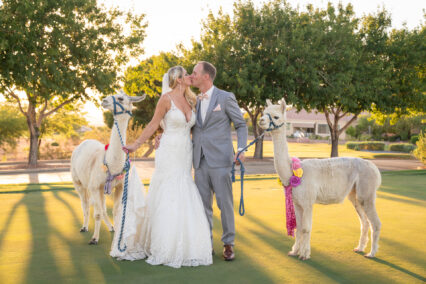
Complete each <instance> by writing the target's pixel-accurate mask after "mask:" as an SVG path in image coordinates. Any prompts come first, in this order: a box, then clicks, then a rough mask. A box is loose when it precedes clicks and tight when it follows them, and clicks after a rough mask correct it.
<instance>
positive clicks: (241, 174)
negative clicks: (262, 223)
mask: <svg viewBox="0 0 426 284" xmlns="http://www.w3.org/2000/svg"><path fill="white" fill-rule="evenodd" d="M266 115H267V116H268V117H269V127H268V129H265V131H264V132H263V133H262V134H261V135H259V136H258V137H257V138H256V139H254V140H253V141H251V142H250V144H248V145H247V146H246V147H244V148H243V149H242V150H241V151H239V152H238V154H237V157H236V160H237V161H238V162H239V163H240V177H241V196H240V206H239V209H238V213H240V216H244V213H245V212H246V210H245V208H244V172H245V170H246V169H245V168H244V165H243V163H242V162H241V160H240V158H239V157H240V154H241V152H244V151H245V150H247V149H248V148H249V147H251V146H252V145H253V144H254V143H256V142H257V141H258V140H259V139H261V138H262V137H263V136H264V135H265V133H266V132H270V131H272V130H275V129H278V128H280V127H281V126H283V125H284V123H281V124H280V125H276V124H275V123H274V121H273V120H272V117H271V115H270V114H269V113H267V114H266ZM231 180H232V182H235V162H234V163H233V164H232V169H231Z"/></svg>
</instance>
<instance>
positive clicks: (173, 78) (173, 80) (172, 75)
mask: <svg viewBox="0 0 426 284" xmlns="http://www.w3.org/2000/svg"><path fill="white" fill-rule="evenodd" d="M167 74H168V76H169V87H170V88H171V89H174V88H175V87H176V86H177V84H178V81H177V79H182V80H183V79H184V78H183V77H184V74H185V68H183V67H182V66H174V67H172V68H170V69H169V71H167ZM183 95H184V97H185V99H186V101H187V102H188V103H189V105H190V106H191V108H192V109H193V110H194V109H195V105H196V104H197V96H196V95H195V94H194V92H193V91H192V90H191V88H190V87H189V86H188V87H186V89H185V92H184V94H183Z"/></svg>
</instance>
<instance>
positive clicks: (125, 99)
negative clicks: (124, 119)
mask: <svg viewBox="0 0 426 284" xmlns="http://www.w3.org/2000/svg"><path fill="white" fill-rule="evenodd" d="M113 97H114V98H115V101H116V103H119V104H120V105H122V106H123V108H124V110H125V111H129V112H131V111H132V108H133V103H137V102H140V101H142V100H144V99H145V97H146V95H145V94H144V95H143V96H137V97H130V96H128V95H126V93H124V92H123V90H120V91H119V92H118V94H115V95H112V96H109V97H106V98H105V99H103V100H102V107H103V108H106V109H108V110H110V111H114V100H113ZM118 111H121V108H119V109H118Z"/></svg>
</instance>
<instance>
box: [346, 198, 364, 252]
mask: <svg viewBox="0 0 426 284" xmlns="http://www.w3.org/2000/svg"><path fill="white" fill-rule="evenodd" d="M348 199H349V201H351V202H352V204H353V205H354V207H355V210H356V212H357V213H358V217H359V221H360V223H361V236H360V238H359V244H358V246H357V247H356V248H354V251H355V252H362V251H364V249H365V247H366V246H367V242H368V228H369V223H368V219H367V215H366V214H365V212H364V209H363V208H362V206H361V204H360V203H359V201H358V200H357V199H356V192H355V190H352V191H351V193H349V195H348Z"/></svg>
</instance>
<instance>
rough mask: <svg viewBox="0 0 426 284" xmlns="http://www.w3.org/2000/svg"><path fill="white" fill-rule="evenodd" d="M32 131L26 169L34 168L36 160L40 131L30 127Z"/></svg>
mask: <svg viewBox="0 0 426 284" xmlns="http://www.w3.org/2000/svg"><path fill="white" fill-rule="evenodd" d="M31 128H33V129H34V131H30V153H29V156H28V167H29V168H36V167H37V160H38V141H39V140H38V138H39V137H40V131H39V129H38V128H37V127H36V126H32V127H31V126H30V129H31Z"/></svg>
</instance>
